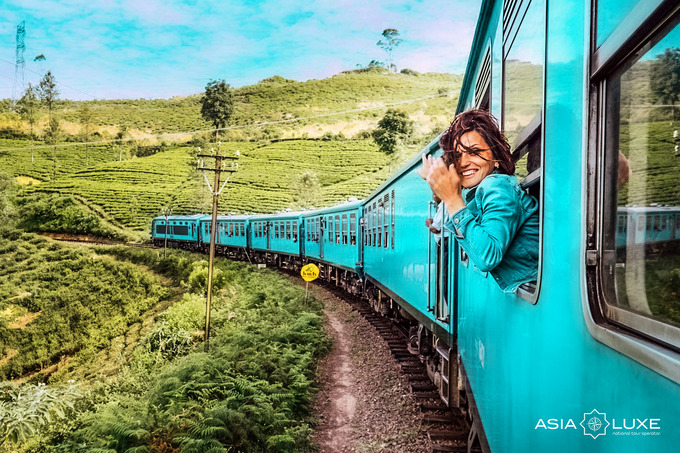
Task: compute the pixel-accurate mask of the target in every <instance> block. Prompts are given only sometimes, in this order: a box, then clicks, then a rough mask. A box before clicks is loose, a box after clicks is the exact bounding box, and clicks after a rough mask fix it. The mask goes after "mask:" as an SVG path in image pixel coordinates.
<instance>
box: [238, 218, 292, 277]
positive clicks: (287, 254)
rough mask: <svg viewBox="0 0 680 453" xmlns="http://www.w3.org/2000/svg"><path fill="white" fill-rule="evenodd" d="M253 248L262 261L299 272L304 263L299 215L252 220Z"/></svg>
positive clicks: (250, 220) (250, 221) (251, 238)
mask: <svg viewBox="0 0 680 453" xmlns="http://www.w3.org/2000/svg"><path fill="white" fill-rule="evenodd" d="M248 221H249V223H250V225H251V232H250V236H251V237H250V240H251V247H252V249H253V250H254V251H257V252H259V253H258V254H256V256H257V257H258V259H259V260H261V261H264V262H268V263H272V264H278V265H281V266H283V267H291V268H293V269H297V268H299V267H300V265H301V263H302V246H301V242H302V241H301V240H300V239H301V229H302V216H301V213H299V212H284V213H278V214H262V215H255V216H251V217H249V220H248Z"/></svg>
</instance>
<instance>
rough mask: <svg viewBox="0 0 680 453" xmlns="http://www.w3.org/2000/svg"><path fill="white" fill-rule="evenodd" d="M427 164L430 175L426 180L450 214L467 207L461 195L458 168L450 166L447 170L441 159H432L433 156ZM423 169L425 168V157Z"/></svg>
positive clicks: (429, 157)
mask: <svg viewBox="0 0 680 453" xmlns="http://www.w3.org/2000/svg"><path fill="white" fill-rule="evenodd" d="M427 163H428V165H427V169H428V174H427V177H426V178H425V179H426V181H427V183H428V184H429V185H430V188H431V189H432V191H433V192H434V193H435V194H437V196H438V197H439V198H441V200H442V201H443V202H444V204H445V205H446V209H447V210H448V211H449V214H454V213H455V212H457V211H458V210H459V209H461V208H463V207H464V206H465V203H464V202H463V197H462V195H461V190H462V186H461V181H460V175H458V171H457V170H456V166H455V165H450V166H449V167H448V168H447V166H446V164H445V163H444V160H443V159H442V158H441V157H440V158H438V159H432V157H431V156H428V159H427ZM423 168H425V158H424V157H423ZM421 176H422V175H421Z"/></svg>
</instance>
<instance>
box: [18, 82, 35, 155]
mask: <svg viewBox="0 0 680 453" xmlns="http://www.w3.org/2000/svg"><path fill="white" fill-rule="evenodd" d="M17 112H18V113H19V115H20V116H21V118H22V119H23V120H24V121H27V122H28V124H29V126H30V127H31V162H33V127H34V126H35V123H36V122H37V120H38V96H37V94H36V88H35V87H34V86H33V85H31V84H30V83H29V84H28V87H27V88H26V91H25V92H24V95H23V96H22V97H21V99H19V101H18V102H17Z"/></svg>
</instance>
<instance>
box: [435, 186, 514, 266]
mask: <svg viewBox="0 0 680 453" xmlns="http://www.w3.org/2000/svg"><path fill="white" fill-rule="evenodd" d="M518 190H519V189H518V188H517V186H516V184H513V183H512V181H510V180H509V179H507V178H503V177H496V176H493V175H492V176H488V177H487V178H486V179H484V181H482V182H481V183H480V185H479V186H478V187H477V192H476V193H475V198H474V200H472V201H471V203H476V204H477V206H476V207H474V208H473V207H472V206H466V207H464V208H462V209H460V210H458V211H457V212H456V213H455V214H453V215H452V216H451V218H450V219H449V220H448V222H447V223H446V228H448V229H449V230H451V231H452V232H453V233H454V235H455V236H456V239H457V240H458V242H459V243H460V245H461V247H463V250H465V253H467V254H468V256H469V257H470V259H471V260H472V262H473V263H474V264H475V266H477V268H478V269H479V270H481V271H483V272H488V271H491V270H492V269H494V268H495V267H496V266H498V264H500V262H501V261H502V260H503V256H504V255H505V252H506V251H507V249H508V247H509V246H510V244H511V243H512V241H513V239H514V238H515V234H516V233H517V231H518V230H519V228H520V226H521V225H520V222H521V220H522V209H523V208H522V205H521V193H520V192H519V191H518ZM473 209H474V211H475V213H473Z"/></svg>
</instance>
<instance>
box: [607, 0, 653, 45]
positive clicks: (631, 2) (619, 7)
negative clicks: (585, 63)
mask: <svg viewBox="0 0 680 453" xmlns="http://www.w3.org/2000/svg"><path fill="white" fill-rule="evenodd" d="M641 2H642V0H597V32H596V33H597V43H596V44H597V46H598V47H599V46H601V45H602V43H603V42H604V41H605V40H606V39H607V38H608V37H609V36H610V35H611V34H612V32H613V31H614V29H615V28H616V26H617V25H618V24H620V23H621V22H622V21H623V20H624V19H625V18H626V16H627V15H628V14H629V13H631V10H632V9H633V8H634V7H635V5H637V4H638V3H641Z"/></svg>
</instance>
